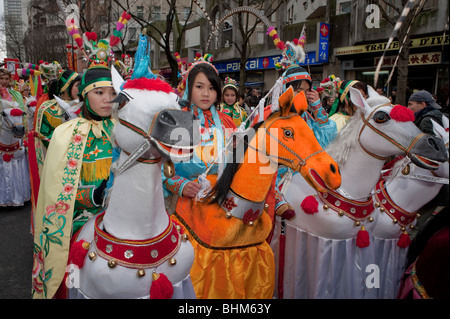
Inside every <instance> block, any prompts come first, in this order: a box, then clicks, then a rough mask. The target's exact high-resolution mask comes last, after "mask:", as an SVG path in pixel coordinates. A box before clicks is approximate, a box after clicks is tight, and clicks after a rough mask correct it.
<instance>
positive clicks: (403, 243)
mask: <svg viewBox="0 0 450 319" xmlns="http://www.w3.org/2000/svg"><path fill="white" fill-rule="evenodd" d="M410 244H411V238H410V237H409V235H408V233H407V232H406V230H405V231H404V232H403V234H401V235H400V238H399V239H398V242H397V246H398V247H400V248H406V247H408V246H409V245H410Z"/></svg>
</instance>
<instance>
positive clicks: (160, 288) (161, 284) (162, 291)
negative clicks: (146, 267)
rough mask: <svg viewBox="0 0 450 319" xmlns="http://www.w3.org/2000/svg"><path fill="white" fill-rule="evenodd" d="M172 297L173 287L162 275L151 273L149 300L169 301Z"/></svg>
mask: <svg viewBox="0 0 450 319" xmlns="http://www.w3.org/2000/svg"><path fill="white" fill-rule="evenodd" d="M172 295H173V286H172V283H171V282H170V280H169V279H168V278H167V277H166V275H164V274H157V273H153V281H152V286H151V287H150V299H170V298H172Z"/></svg>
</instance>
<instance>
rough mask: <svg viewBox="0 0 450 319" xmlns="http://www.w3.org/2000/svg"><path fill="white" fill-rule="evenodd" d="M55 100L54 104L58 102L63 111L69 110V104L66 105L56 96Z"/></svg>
mask: <svg viewBox="0 0 450 319" xmlns="http://www.w3.org/2000/svg"><path fill="white" fill-rule="evenodd" d="M55 100H56V102H58V104H59V106H61V107H62V108H63V109H64V110H68V109H69V108H70V105H69V103H67V102H66V101H64V100H63V99H60V98H59V97H57V96H56V95H55Z"/></svg>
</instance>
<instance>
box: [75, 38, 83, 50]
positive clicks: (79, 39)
mask: <svg viewBox="0 0 450 319" xmlns="http://www.w3.org/2000/svg"><path fill="white" fill-rule="evenodd" d="M75 42H76V43H77V45H78V46H79V47H80V48H82V47H83V39H82V38H76V39H75Z"/></svg>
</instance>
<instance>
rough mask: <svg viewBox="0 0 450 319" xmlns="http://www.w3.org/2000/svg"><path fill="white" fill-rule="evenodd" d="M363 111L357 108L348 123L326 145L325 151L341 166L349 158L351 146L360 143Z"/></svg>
mask: <svg viewBox="0 0 450 319" xmlns="http://www.w3.org/2000/svg"><path fill="white" fill-rule="evenodd" d="M361 116H362V111H361V110H360V109H357V110H356V112H355V114H353V116H351V117H350V119H349V121H348V122H347V124H346V125H345V126H344V127H343V128H342V129H341V130H340V131H339V132H338V134H337V135H336V137H335V138H334V140H333V141H332V142H331V143H330V144H328V145H327V146H326V147H325V151H326V152H327V153H328V155H330V156H331V157H332V158H333V159H334V160H335V161H336V163H337V164H338V165H339V166H341V165H343V164H344V163H345V162H346V161H347V158H348V155H349V153H350V150H351V148H352V147H353V146H354V145H356V143H358V134H359V128H360V127H361V125H360V124H361V123H362V120H361Z"/></svg>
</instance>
